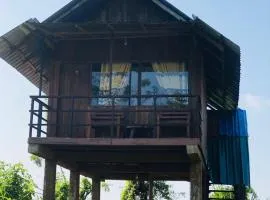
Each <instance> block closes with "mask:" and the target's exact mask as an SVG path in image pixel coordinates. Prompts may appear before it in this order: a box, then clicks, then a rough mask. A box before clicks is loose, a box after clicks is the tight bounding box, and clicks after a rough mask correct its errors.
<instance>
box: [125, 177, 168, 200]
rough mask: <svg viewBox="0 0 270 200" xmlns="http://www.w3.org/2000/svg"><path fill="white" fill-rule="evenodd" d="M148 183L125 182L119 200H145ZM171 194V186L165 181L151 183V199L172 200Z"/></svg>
mask: <svg viewBox="0 0 270 200" xmlns="http://www.w3.org/2000/svg"><path fill="white" fill-rule="evenodd" d="M148 188H149V182H148V181H126V183H125V186H124V188H123V190H122V193H121V200H135V199H136V198H139V199H141V200H147V196H148V190H149V189H148ZM172 196H173V192H172V191H171V186H170V185H168V184H167V183H166V182H165V181H154V182H153V197H154V199H155V200H159V199H165V200H172V199H173V197H172Z"/></svg>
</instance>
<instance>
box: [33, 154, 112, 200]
mask: <svg viewBox="0 0 270 200" xmlns="http://www.w3.org/2000/svg"><path fill="white" fill-rule="evenodd" d="M30 159H31V161H33V162H34V163H35V164H36V165H37V166H38V167H42V162H43V159H42V158H40V157H38V156H35V155H31V157H30ZM59 169H60V173H57V176H56V183H55V199H56V200H66V199H68V195H69V181H68V178H67V177H66V174H65V173H64V171H63V169H62V168H61V167H60V168H59ZM101 188H102V189H103V190H104V191H105V192H108V191H110V188H109V185H108V184H107V183H106V182H102V183H101ZM91 194H92V182H91V181H90V180H89V179H88V178H86V177H82V179H81V181H80V200H86V199H87V198H88V197H89V196H90V195H91Z"/></svg>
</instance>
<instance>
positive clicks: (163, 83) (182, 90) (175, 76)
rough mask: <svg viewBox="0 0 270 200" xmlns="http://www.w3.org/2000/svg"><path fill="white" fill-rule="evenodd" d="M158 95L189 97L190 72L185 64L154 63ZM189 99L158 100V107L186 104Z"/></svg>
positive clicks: (171, 98)
mask: <svg viewBox="0 0 270 200" xmlns="http://www.w3.org/2000/svg"><path fill="white" fill-rule="evenodd" d="M153 69H154V71H155V73H156V78H157V81H158V84H157V93H158V94H160V95H187V94H188V72H187V71H186V66H185V63H169V62H168V63H153ZM186 103H187V97H169V98H158V100H157V104H158V105H174V104H186Z"/></svg>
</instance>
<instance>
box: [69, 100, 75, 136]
mask: <svg viewBox="0 0 270 200" xmlns="http://www.w3.org/2000/svg"><path fill="white" fill-rule="evenodd" d="M74 104H75V99H74V96H73V97H72V105H71V117H70V133H69V136H70V137H72V136H73V133H72V131H73V118H74Z"/></svg>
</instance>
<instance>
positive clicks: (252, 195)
mask: <svg viewBox="0 0 270 200" xmlns="http://www.w3.org/2000/svg"><path fill="white" fill-rule="evenodd" d="M213 189H214V190H220V191H222V190H225V191H233V187H232V186H223V185H216V186H214V187H213ZM246 194H247V199H248V200H259V198H258V195H257V194H256V192H255V191H254V190H253V189H252V188H247V189H246ZM210 197H211V198H216V199H234V193H233V192H213V193H211V195H210Z"/></svg>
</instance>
